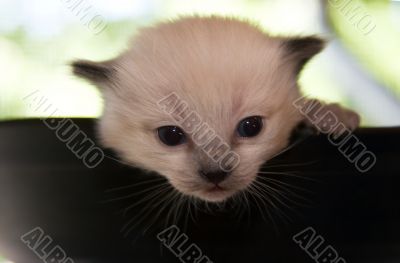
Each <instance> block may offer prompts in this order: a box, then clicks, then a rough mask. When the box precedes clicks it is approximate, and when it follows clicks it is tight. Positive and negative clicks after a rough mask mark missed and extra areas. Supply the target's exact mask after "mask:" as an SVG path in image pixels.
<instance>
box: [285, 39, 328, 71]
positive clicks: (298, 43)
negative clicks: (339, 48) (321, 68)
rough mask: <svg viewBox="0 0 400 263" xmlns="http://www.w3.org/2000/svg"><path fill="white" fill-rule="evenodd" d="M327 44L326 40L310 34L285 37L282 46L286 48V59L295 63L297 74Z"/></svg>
mask: <svg viewBox="0 0 400 263" xmlns="http://www.w3.org/2000/svg"><path fill="white" fill-rule="evenodd" d="M325 44H326V41H325V40H323V39H321V38H318V37H314V36H309V37H300V38H288V39H284V40H283V43H282V46H283V48H284V56H285V59H287V60H288V62H289V63H292V64H293V66H294V69H295V74H296V75H297V74H299V73H300V71H301V70H302V69H303V67H304V65H305V64H306V63H307V62H308V61H309V60H310V59H311V58H312V57H314V56H315V55H316V54H318V53H319V52H321V51H322V49H324V47H325Z"/></svg>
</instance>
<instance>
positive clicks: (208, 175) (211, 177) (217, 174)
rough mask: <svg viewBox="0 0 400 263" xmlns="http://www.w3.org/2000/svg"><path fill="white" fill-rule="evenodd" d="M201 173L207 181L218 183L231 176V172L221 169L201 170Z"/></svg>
mask: <svg viewBox="0 0 400 263" xmlns="http://www.w3.org/2000/svg"><path fill="white" fill-rule="evenodd" d="M199 174H200V176H201V177H202V178H203V179H205V180H206V181H208V182H210V183H213V184H215V185H218V184H219V183H221V182H222V181H224V180H225V179H226V178H227V177H228V176H229V174H230V173H229V172H224V171H220V170H218V171H212V172H208V171H203V170H200V171H199Z"/></svg>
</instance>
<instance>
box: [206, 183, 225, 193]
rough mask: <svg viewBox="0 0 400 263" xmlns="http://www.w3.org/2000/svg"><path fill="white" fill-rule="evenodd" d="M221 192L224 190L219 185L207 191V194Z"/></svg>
mask: <svg viewBox="0 0 400 263" xmlns="http://www.w3.org/2000/svg"><path fill="white" fill-rule="evenodd" d="M222 191H225V189H224V188H223V187H221V186H219V185H215V186H213V187H211V188H209V189H208V190H207V192H209V193H213V192H222Z"/></svg>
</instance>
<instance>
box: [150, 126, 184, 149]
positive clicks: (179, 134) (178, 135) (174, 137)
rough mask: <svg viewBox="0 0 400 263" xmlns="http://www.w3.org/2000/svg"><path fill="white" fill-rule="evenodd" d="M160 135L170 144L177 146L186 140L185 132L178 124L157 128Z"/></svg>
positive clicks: (162, 139)
mask: <svg viewBox="0 0 400 263" xmlns="http://www.w3.org/2000/svg"><path fill="white" fill-rule="evenodd" d="M157 132H158V137H159V138H160V140H161V141H162V142H163V143H164V144H166V145H168V146H177V145H180V144H183V143H185V142H186V136H185V133H184V132H183V131H182V129H181V128H179V127H177V126H163V127H160V128H158V129H157Z"/></svg>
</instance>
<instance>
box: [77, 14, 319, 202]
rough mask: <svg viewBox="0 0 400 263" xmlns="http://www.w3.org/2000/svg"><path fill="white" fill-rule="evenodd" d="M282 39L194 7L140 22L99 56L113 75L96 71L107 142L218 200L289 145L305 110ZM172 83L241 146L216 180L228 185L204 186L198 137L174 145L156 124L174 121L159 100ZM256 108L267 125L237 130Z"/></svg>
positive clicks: (184, 187) (192, 191) (188, 189)
mask: <svg viewBox="0 0 400 263" xmlns="http://www.w3.org/2000/svg"><path fill="white" fill-rule="evenodd" d="M284 41H285V38H275V37H270V36H268V35H267V34H265V33H264V32H262V31H261V30H260V29H259V28H258V27H257V26H254V25H252V24H250V23H248V22H243V21H239V20H236V19H230V18H219V17H207V18H201V17H188V18H182V19H179V20H176V21H172V22H167V23H162V24H159V25H156V26H154V27H151V28H145V29H143V30H142V31H141V32H140V33H139V34H138V36H136V37H135V38H134V40H133V42H132V43H131V44H130V46H129V49H128V50H126V51H125V52H123V53H122V54H121V55H120V56H118V57H117V58H115V59H113V60H111V61H108V62H105V63H103V64H102V65H103V66H104V67H107V68H110V69H111V71H110V72H111V73H112V77H110V78H107V79H102V78H99V79H96V78H92V79H91V80H92V81H93V82H95V84H96V85H98V86H100V88H101V90H102V92H103V96H104V99H105V108H104V114H103V116H102V117H101V120H100V123H99V134H100V137H101V139H102V142H103V143H104V145H106V146H108V147H111V148H113V149H115V150H116V151H117V152H118V153H119V154H120V156H121V157H122V158H123V159H124V160H125V161H128V162H129V163H131V164H132V165H134V166H138V167H141V168H144V169H147V170H152V171H156V172H158V173H160V174H161V175H163V176H165V177H166V178H167V179H168V180H169V182H170V183H171V184H172V185H173V186H174V187H175V188H176V189H178V190H179V191H180V192H182V193H184V194H187V195H191V196H195V197H199V198H201V199H203V200H208V201H215V202H218V201H223V200H225V199H226V198H228V197H230V196H232V195H234V194H235V193H237V192H238V191H240V190H242V189H245V188H246V187H248V186H249V185H250V184H251V183H252V181H253V180H254V179H255V177H256V176H257V172H258V170H259V168H260V166H261V165H262V164H263V163H264V162H265V161H266V160H268V159H270V158H271V157H272V156H274V155H275V154H277V153H278V152H279V151H281V150H282V149H283V148H284V147H285V146H287V144H288V138H289V136H290V133H291V131H292V130H293V128H294V127H295V126H296V125H297V124H298V123H299V122H300V121H301V120H302V119H303V117H302V116H301V115H300V113H299V111H298V110H296V109H295V108H294V107H293V105H292V103H293V101H294V100H295V99H297V98H298V97H299V96H300V94H299V89H298V87H297V84H296V80H297V73H298V72H296V67H297V63H298V61H295V60H296V56H295V55H294V56H291V55H290V52H293V50H292V51H288V50H285V48H284V47H283V44H282V43H283V42H284ZM318 51H319V50H318ZM312 55H314V54H312ZM312 55H309V57H311V56H312ZM78 75H79V74H78ZM80 75H83V76H85V74H80ZM89 78H90V77H89ZM171 92H175V93H176V94H178V95H179V96H180V98H182V99H183V100H184V101H186V102H188V103H189V106H190V108H191V109H192V110H193V111H195V112H197V113H198V114H199V115H200V116H201V118H202V121H203V122H205V123H207V124H208V125H210V126H211V127H212V128H213V129H214V130H215V131H216V132H217V134H218V135H219V136H220V137H221V138H223V140H224V141H225V142H227V143H229V144H230V146H231V148H232V150H233V151H235V152H236V153H237V154H239V156H240V163H239V165H238V167H237V168H236V169H235V170H234V171H233V172H232V175H231V176H230V177H228V178H227V179H226V180H225V181H223V182H222V183H221V184H220V186H221V187H222V188H223V189H224V190H223V191H212V192H210V191H208V190H209V189H210V188H211V187H212V184H210V183H208V182H206V181H205V180H204V179H203V178H201V177H200V176H199V175H198V169H199V163H198V160H197V159H196V157H195V154H194V153H195V152H196V151H197V150H198V147H197V146H196V145H193V144H191V143H190V141H189V142H188V143H186V144H183V145H180V146H177V147H168V146H165V145H163V144H162V143H161V142H160V140H159V138H158V137H157V134H156V132H155V131H156V129H157V128H158V127H160V126H165V125H175V123H174V122H173V121H171V117H170V116H168V114H166V113H164V112H162V111H161V110H160V109H159V108H158V107H157V102H158V101H159V100H161V99H162V98H163V97H165V96H167V95H168V94H170V93H171ZM254 115H259V116H263V117H264V127H263V130H262V132H261V133H260V134H259V135H258V136H256V137H254V138H248V139H243V138H238V137H237V136H236V133H235V129H236V126H237V124H238V122H239V121H240V120H242V119H243V118H245V117H249V116H254Z"/></svg>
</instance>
